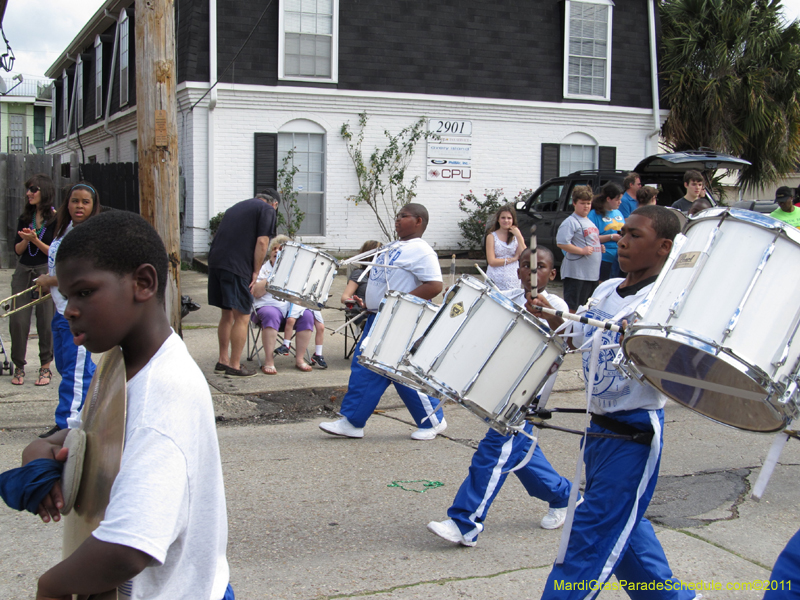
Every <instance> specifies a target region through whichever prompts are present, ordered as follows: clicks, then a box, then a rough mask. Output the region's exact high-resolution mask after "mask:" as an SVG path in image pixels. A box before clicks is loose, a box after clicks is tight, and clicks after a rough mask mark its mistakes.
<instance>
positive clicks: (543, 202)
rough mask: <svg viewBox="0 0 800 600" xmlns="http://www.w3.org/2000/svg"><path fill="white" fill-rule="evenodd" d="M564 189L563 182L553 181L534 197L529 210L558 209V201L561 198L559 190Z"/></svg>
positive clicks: (550, 210)
mask: <svg viewBox="0 0 800 600" xmlns="http://www.w3.org/2000/svg"><path fill="white" fill-rule="evenodd" d="M563 189H564V182H563V181H562V182H555V183H551V184H550V185H548V186H547V187H546V188H544V189H543V190H542V191H541V193H540V194H539V195H538V196H537V197H536V198H535V199H534V202H533V204H531V208H530V210H535V211H536V212H553V211H554V210H558V201H559V199H560V198H561V190H563Z"/></svg>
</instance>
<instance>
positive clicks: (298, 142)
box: [294, 133, 308, 155]
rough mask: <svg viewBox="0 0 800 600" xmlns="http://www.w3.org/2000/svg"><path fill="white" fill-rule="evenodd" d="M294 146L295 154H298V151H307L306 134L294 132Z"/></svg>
mask: <svg viewBox="0 0 800 600" xmlns="http://www.w3.org/2000/svg"><path fill="white" fill-rule="evenodd" d="M294 147H295V150H294V153H295V155H297V154H299V153H300V152H308V134H307V133H296V134H295V135H294Z"/></svg>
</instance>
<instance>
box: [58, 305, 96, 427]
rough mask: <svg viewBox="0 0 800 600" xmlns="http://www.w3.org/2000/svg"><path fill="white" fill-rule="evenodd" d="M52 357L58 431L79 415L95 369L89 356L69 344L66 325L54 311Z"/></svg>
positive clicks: (70, 423) (71, 423)
mask: <svg viewBox="0 0 800 600" xmlns="http://www.w3.org/2000/svg"><path fill="white" fill-rule="evenodd" d="M52 328H53V355H54V358H55V360H56V369H58V373H59V375H61V384H60V385H59V386H58V407H57V408H56V425H58V426H59V427H60V428H61V429H66V428H67V427H69V426H71V425H74V419H75V418H76V417H77V416H78V414H79V413H80V412H81V408H83V402H84V400H86V392H88V391H89V384H90V383H91V381H92V376H93V375H94V370H95V366H94V363H93V362H92V355H91V353H90V352H89V351H88V350H86V348H84V347H83V346H76V345H75V343H74V342H73V341H72V333H70V330H69V322H68V321H67V320H66V319H65V318H64V316H63V315H61V314H59V313H58V311H56V314H55V315H53V327H52Z"/></svg>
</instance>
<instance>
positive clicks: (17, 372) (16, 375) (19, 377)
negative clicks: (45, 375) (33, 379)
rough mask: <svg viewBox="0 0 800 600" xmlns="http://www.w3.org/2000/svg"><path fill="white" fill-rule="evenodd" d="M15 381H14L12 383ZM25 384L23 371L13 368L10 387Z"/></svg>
mask: <svg viewBox="0 0 800 600" xmlns="http://www.w3.org/2000/svg"><path fill="white" fill-rule="evenodd" d="M15 379H16V381H14V380H15ZM23 383H25V369H20V368H19V367H14V376H13V377H12V378H11V385H22V384H23Z"/></svg>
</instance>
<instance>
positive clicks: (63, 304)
mask: <svg viewBox="0 0 800 600" xmlns="http://www.w3.org/2000/svg"><path fill="white" fill-rule="evenodd" d="M70 231H72V221H70V222H69V225H67V229H66V230H65V231H64V235H62V236H61V237H60V238H56V239H54V240H53V241H52V242H51V243H50V249H49V250H48V251H47V274H48V275H52V276H53V277H55V276H56V254H57V253H58V247H59V246H60V245H61V242H63V241H64V236H65V235H67V234H68V233H69V232H70ZM50 297H51V298H52V299H53V304H55V305H56V310H57V311H58V314H60V315H62V316H63V315H64V311H65V310H66V309H67V298H66V297H65V296H64V294H62V293H61V292H60V291H58V287H56V286H53V287H51V288H50Z"/></svg>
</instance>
